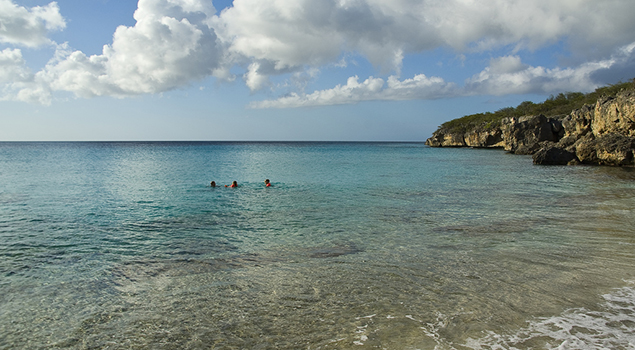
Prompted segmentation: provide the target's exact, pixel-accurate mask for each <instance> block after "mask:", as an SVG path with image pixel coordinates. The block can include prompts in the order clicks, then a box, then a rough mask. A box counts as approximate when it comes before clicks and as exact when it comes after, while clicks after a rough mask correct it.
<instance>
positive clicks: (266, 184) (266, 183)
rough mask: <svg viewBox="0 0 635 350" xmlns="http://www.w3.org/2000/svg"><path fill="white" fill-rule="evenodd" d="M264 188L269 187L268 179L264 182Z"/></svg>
mask: <svg viewBox="0 0 635 350" xmlns="http://www.w3.org/2000/svg"><path fill="white" fill-rule="evenodd" d="M265 186H266V187H271V182H269V179H266V180H265Z"/></svg>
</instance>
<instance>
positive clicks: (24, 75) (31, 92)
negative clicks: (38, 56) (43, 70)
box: [0, 49, 51, 104]
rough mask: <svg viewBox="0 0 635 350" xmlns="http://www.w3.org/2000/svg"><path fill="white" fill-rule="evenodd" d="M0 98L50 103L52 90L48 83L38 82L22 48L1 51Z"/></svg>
mask: <svg viewBox="0 0 635 350" xmlns="http://www.w3.org/2000/svg"><path fill="white" fill-rule="evenodd" d="M0 88H1V90H0V91H2V94H1V95H0V100H14V101H23V102H30V103H39V104H49V103H50V102H51V92H50V90H49V88H48V86H47V84H42V83H40V82H38V79H37V77H36V75H34V74H33V73H32V72H31V70H30V69H29V68H28V67H27V65H26V61H25V60H24V58H23V57H22V51H21V50H20V49H4V50H2V51H0Z"/></svg>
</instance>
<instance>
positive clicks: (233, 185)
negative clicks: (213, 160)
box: [225, 181, 238, 187]
mask: <svg viewBox="0 0 635 350" xmlns="http://www.w3.org/2000/svg"><path fill="white" fill-rule="evenodd" d="M225 187H238V182H236V181H233V182H232V184H231V185H229V186H227V185H225Z"/></svg>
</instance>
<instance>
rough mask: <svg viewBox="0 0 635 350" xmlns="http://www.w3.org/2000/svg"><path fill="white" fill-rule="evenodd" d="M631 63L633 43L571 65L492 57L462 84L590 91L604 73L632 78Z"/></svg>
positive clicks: (487, 90) (512, 90) (477, 88)
mask: <svg viewBox="0 0 635 350" xmlns="http://www.w3.org/2000/svg"><path fill="white" fill-rule="evenodd" d="M634 67H635V43H632V44H629V45H626V46H623V47H621V48H619V49H618V50H617V52H616V53H614V54H613V55H611V57H610V58H608V59H605V60H599V61H590V62H585V63H583V64H581V65H579V66H577V67H573V68H553V69H547V68H545V67H532V66H529V65H525V64H523V63H522V62H521V60H520V57H518V56H506V57H501V58H497V59H493V60H492V61H491V62H490V65H489V67H487V68H485V69H484V70H483V71H481V72H480V73H479V74H476V75H474V76H473V77H471V78H470V79H468V80H467V81H466V84H465V94H469V95H507V94H528V93H537V94H544V93H555V92H562V91H591V90H593V89H595V88H597V87H598V86H599V85H601V84H602V83H605V82H603V81H602V80H601V79H598V78H601V77H602V76H603V75H604V74H609V73H610V74H613V75H614V74H615V73H616V72H622V73H623V74H624V75H623V76H621V77H619V79H623V80H626V79H630V78H632V74H633V71H634V70H633V68H634ZM626 70H628V73H626ZM627 74H628V75H627ZM614 77H615V76H614ZM619 79H618V80H619ZM613 81H615V79H614V80H613Z"/></svg>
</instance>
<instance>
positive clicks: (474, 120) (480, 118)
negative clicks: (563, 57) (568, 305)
mask: <svg viewBox="0 0 635 350" xmlns="http://www.w3.org/2000/svg"><path fill="white" fill-rule="evenodd" d="M622 90H635V79H632V80H631V81H629V82H626V83H618V84H614V85H609V86H603V87H600V88H597V89H596V90H595V91H593V92H590V93H588V94H584V93H581V92H567V93H560V94H558V95H557V96H554V95H551V96H550V97H549V98H548V99H547V100H545V101H544V102H542V103H533V102H531V101H525V102H522V103H521V104H519V105H518V106H517V107H515V108H514V107H507V108H503V109H499V110H498V111H496V112H493V113H492V112H486V113H478V114H472V115H466V116H464V117H462V118H458V119H454V120H450V121H448V122H445V123H443V124H441V127H440V128H439V129H441V130H444V131H445V132H447V133H464V132H466V131H468V130H471V129H474V128H476V127H479V128H483V129H485V130H487V129H494V128H497V127H499V126H500V124H501V120H502V119H503V118H508V117H516V118H518V117H521V116H525V115H539V114H542V115H545V116H547V117H553V116H558V115H565V114H568V113H571V111H572V110H574V109H579V108H582V106H584V105H588V104H594V103H596V102H597V100H598V99H599V98H602V97H615V96H616V95H617V93H618V92H620V91H622Z"/></svg>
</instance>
